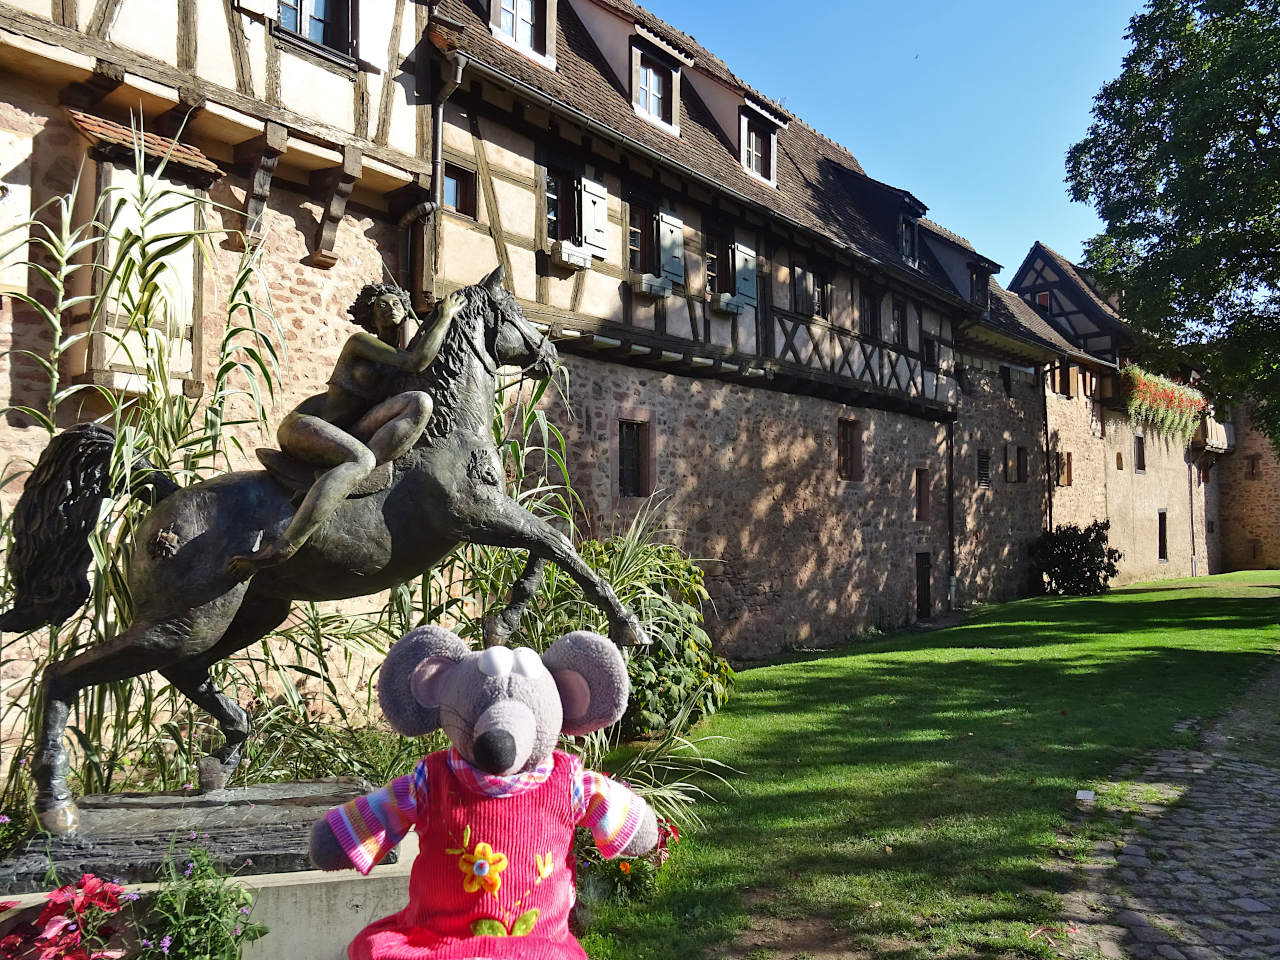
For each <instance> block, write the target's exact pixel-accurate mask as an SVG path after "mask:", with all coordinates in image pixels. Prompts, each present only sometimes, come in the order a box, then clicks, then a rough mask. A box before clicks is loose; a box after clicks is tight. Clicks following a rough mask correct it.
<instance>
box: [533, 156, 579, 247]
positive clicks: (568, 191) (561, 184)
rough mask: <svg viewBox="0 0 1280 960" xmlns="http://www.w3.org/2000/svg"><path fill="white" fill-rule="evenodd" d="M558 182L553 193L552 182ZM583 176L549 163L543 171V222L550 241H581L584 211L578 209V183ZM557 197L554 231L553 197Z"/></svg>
mask: <svg viewBox="0 0 1280 960" xmlns="http://www.w3.org/2000/svg"><path fill="white" fill-rule="evenodd" d="M552 180H555V181H556V182H557V188H556V191H555V193H554V194H553V193H552V191H551V182H552ZM580 180H581V178H580V177H579V176H577V175H575V174H573V173H570V172H569V171H568V170H566V169H564V168H563V167H557V166H551V165H548V166H547V167H546V168H545V170H544V172H543V194H542V197H543V223H544V226H545V229H546V233H547V242H548V243H557V242H563V243H581V242H582V213H581V211H580V210H579V209H578V184H579V181H580ZM553 197H554V199H555V207H556V213H555V217H554V221H555V224H556V229H555V231H552V229H551V224H552V213H551V206H552V203H551V201H552V199H553Z"/></svg>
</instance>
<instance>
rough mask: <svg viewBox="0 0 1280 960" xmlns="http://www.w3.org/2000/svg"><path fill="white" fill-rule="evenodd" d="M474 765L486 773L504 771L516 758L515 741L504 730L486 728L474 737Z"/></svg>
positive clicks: (509, 767) (508, 768)
mask: <svg viewBox="0 0 1280 960" xmlns="http://www.w3.org/2000/svg"><path fill="white" fill-rule="evenodd" d="M475 751H476V766H477V767H479V768H480V769H481V770H483V771H485V772H486V773H506V772H507V771H508V770H510V769H511V765H512V764H513V763H514V762H515V759H516V741H515V738H514V737H513V736H511V734H509V733H507V731H505V730H486V731H485V732H484V733H482V734H480V736H478V737H477V738H476V742H475Z"/></svg>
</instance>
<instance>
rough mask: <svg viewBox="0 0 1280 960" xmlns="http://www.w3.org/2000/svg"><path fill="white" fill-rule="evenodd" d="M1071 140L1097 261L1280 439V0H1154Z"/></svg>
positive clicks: (1158, 349) (1159, 330) (1160, 346)
mask: <svg viewBox="0 0 1280 960" xmlns="http://www.w3.org/2000/svg"><path fill="white" fill-rule="evenodd" d="M1126 37H1127V38H1128V39H1129V40H1130V41H1131V42H1132V44H1133V47H1132V49H1131V51H1130V52H1129V54H1128V56H1126V57H1125V60H1124V66H1123V69H1122V70H1121V73H1120V76H1119V77H1117V78H1116V79H1115V80H1113V81H1111V82H1110V83H1108V84H1106V85H1105V86H1104V87H1103V88H1102V90H1101V92H1100V93H1099V94H1098V95H1097V97H1095V99H1094V108H1093V116H1094V122H1093V124H1092V125H1091V126H1090V128H1089V131H1088V133H1087V135H1086V136H1085V138H1084V139H1083V140H1081V141H1080V142H1079V143H1077V144H1076V145H1075V146H1073V147H1072V148H1071V150H1070V151H1069V152H1068V154H1067V183H1068V186H1069V187H1070V191H1071V195H1072V197H1073V198H1074V199H1076V200H1079V201H1083V202H1088V203H1091V204H1093V205H1094V207H1095V208H1096V209H1097V211H1098V213H1099V215H1100V216H1101V217H1102V219H1103V220H1104V221H1105V222H1106V231H1105V232H1104V233H1102V234H1100V235H1099V236H1097V237H1094V238H1093V239H1092V240H1091V241H1089V242H1088V244H1087V245H1086V252H1085V260H1086V265H1087V266H1088V267H1089V268H1091V269H1092V270H1093V271H1094V273H1095V274H1096V275H1097V276H1098V278H1099V279H1100V281H1101V282H1102V283H1103V285H1104V286H1107V287H1108V288H1110V289H1112V290H1117V291H1120V293H1121V298H1122V309H1123V313H1124V315H1125V317H1126V318H1127V319H1128V320H1129V321H1130V322H1131V323H1132V324H1133V325H1134V327H1135V330H1136V332H1137V333H1138V335H1139V337H1140V339H1141V340H1142V341H1144V345H1145V347H1146V351H1145V352H1146V353H1148V355H1149V356H1150V357H1152V358H1154V359H1155V362H1156V363H1157V364H1160V363H1161V362H1163V365H1164V366H1166V367H1176V366H1177V365H1178V364H1179V363H1180V362H1185V359H1186V358H1187V357H1188V356H1189V357H1190V358H1191V362H1192V363H1193V365H1195V366H1196V367H1199V368H1201V369H1203V370H1204V371H1205V372H1206V373H1207V375H1208V377H1209V383H1210V385H1211V386H1212V387H1213V389H1214V390H1215V391H1216V393H1217V395H1218V398H1219V399H1221V400H1227V401H1230V400H1241V399H1244V398H1246V397H1247V398H1249V399H1250V400H1251V401H1252V402H1253V408H1252V409H1253V419H1254V423H1255V424H1256V425H1257V426H1258V427H1259V428H1260V429H1262V430H1264V431H1265V432H1266V433H1267V434H1268V435H1269V436H1270V437H1271V439H1272V441H1273V442H1274V443H1276V445H1277V448H1278V449H1280V0H1148V4H1147V6H1146V8H1145V9H1144V10H1143V11H1142V12H1141V13H1139V14H1137V15H1136V16H1134V17H1133V19H1132V20H1131V21H1130V23H1129V30H1128V33H1127V34H1126Z"/></svg>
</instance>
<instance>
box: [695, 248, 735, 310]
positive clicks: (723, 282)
mask: <svg viewBox="0 0 1280 960" xmlns="http://www.w3.org/2000/svg"><path fill="white" fill-rule="evenodd" d="M702 246H703V253H704V255H705V256H706V260H707V293H727V294H730V295H732V294H733V293H734V289H733V286H734V280H733V256H732V254H731V253H730V251H729V238H728V237H727V236H726V235H725V234H723V233H708V234H707V235H706V237H705V239H704V240H703V241H702Z"/></svg>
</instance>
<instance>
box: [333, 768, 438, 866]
mask: <svg viewBox="0 0 1280 960" xmlns="http://www.w3.org/2000/svg"><path fill="white" fill-rule="evenodd" d="M426 795H427V762H426V760H423V761H421V762H420V763H419V764H418V766H417V767H415V768H414V771H413V773H411V774H407V775H405V776H403V777H397V778H396V779H394V780H392V781H391V782H390V783H388V784H387V785H386V786H385V787H383V788H382V789H381V790H375V791H374V792H373V793H370V794H368V795H366V796H363V797H357V798H356V799H355V800H352V801H350V802H348V803H344V804H343V805H342V806H340V807H334V808H333V809H332V810H330V811H329V812H328V814H326V819H327V820H328V821H329V826H330V827H331V828H332V829H333V835H334V836H335V837H336V838H337V840H338V843H339V845H340V846H341V847H342V850H343V852H344V853H346V855H347V858H348V859H349V860H350V861H351V864H352V866H354V867H355V868H356V869H357V870H359V871H360V872H361V873H362V874H366V873H368V872H369V871H370V870H372V869H373V868H374V866H375V865H376V864H377V863H378V862H379V861H381V860H382V858H383V857H385V856H386V855H387V853H388V852H389V851H390V850H391V849H392V848H394V847H395V845H396V844H397V843H399V842H400V841H401V840H403V839H404V836H405V834H407V833H408V832H409V830H410V829H412V827H413V825H414V823H416V822H417V819H418V809H419V807H420V806H421V805H422V804H423V801H425V799H426Z"/></svg>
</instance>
